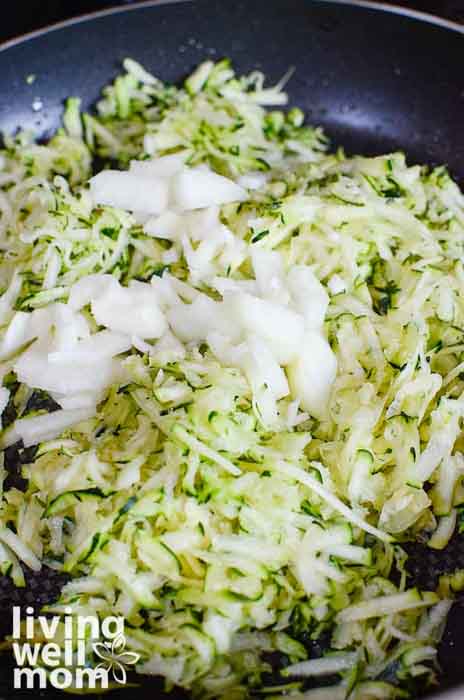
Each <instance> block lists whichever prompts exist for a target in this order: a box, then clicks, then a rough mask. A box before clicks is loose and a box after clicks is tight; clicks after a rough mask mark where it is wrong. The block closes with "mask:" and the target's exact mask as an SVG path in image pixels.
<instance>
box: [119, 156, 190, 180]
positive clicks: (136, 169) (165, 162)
mask: <svg viewBox="0 0 464 700" xmlns="http://www.w3.org/2000/svg"><path fill="white" fill-rule="evenodd" d="M188 155H189V153H188V151H179V153H171V154H170V155H168V156H161V157H160V158H150V159H149V160H131V162H130V165H129V172H130V173H134V174H135V175H143V176H145V177H146V176H148V177H172V176H173V175H175V174H176V173H178V172H180V171H181V170H182V169H183V167H184V165H185V161H186V160H187V158H188Z"/></svg>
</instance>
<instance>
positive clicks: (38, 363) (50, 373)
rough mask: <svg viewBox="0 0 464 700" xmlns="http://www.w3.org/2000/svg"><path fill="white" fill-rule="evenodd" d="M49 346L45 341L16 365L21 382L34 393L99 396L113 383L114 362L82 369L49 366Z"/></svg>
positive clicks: (56, 365) (25, 353)
mask: <svg viewBox="0 0 464 700" xmlns="http://www.w3.org/2000/svg"><path fill="white" fill-rule="evenodd" d="M48 350H49V348H48V345H47V344H45V343H43V342H42V341H38V342H36V343H34V345H33V346H32V347H31V348H29V349H28V350H26V352H24V353H23V354H22V355H21V357H20V358H19V359H18V360H17V362H16V363H15V365H14V370H15V372H16V375H17V377H18V380H19V381H20V382H23V383H24V384H27V385H28V386H30V387H31V388H34V389H43V390H44V391H48V392H56V393H58V394H68V395H69V394H78V393H81V392H87V391H88V392H92V393H96V392H99V391H101V390H102V389H103V388H105V387H107V386H109V384H111V381H112V380H113V369H114V368H113V361H112V360H104V361H100V362H94V363H93V365H90V366H89V365H85V368H84V371H83V367H82V366H80V365H78V364H67V365H62V364H61V365H60V364H55V365H53V364H50V363H49V362H48Z"/></svg>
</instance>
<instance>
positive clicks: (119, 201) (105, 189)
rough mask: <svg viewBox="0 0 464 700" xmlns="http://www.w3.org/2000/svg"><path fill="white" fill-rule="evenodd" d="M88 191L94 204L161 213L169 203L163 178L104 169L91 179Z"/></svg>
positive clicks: (165, 181) (167, 190) (167, 186)
mask: <svg viewBox="0 0 464 700" xmlns="http://www.w3.org/2000/svg"><path fill="white" fill-rule="evenodd" d="M90 194H91V197H92V199H93V201H94V202H95V204H106V205H109V206H111V207H117V208H118V209H126V210H128V211H141V212H144V213H146V214H160V213H161V212H162V211H164V210H165V209H166V208H167V205H168V195H169V185H168V182H167V180H166V179H165V178H156V177H147V176H146V175H138V174H137V175H136V174H134V173H130V172H124V171H119V170H103V171H102V172H101V173H98V175H95V176H94V177H92V178H91V179H90Z"/></svg>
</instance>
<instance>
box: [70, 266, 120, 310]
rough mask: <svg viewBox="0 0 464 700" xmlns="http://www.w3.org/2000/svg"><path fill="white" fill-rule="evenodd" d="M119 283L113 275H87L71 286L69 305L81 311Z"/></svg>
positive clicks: (115, 287)
mask: <svg viewBox="0 0 464 700" xmlns="http://www.w3.org/2000/svg"><path fill="white" fill-rule="evenodd" d="M118 286H119V283H118V281H117V279H116V278H115V277H113V275H99V274H95V275H87V276H86V277H82V278H81V279H80V280H79V281H78V282H76V284H74V285H73V286H72V287H71V291H70V293H69V300H68V306H69V307H71V309H74V310H75V311H79V310H80V309H82V308H83V307H84V306H87V304H90V302H91V301H92V300H94V299H96V298H98V297H99V296H101V295H102V294H105V293H106V292H107V291H108V290H109V289H113V290H114V289H117V288H118Z"/></svg>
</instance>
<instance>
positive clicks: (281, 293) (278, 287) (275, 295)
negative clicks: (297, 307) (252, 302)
mask: <svg viewBox="0 0 464 700" xmlns="http://www.w3.org/2000/svg"><path fill="white" fill-rule="evenodd" d="M251 262H252V265H253V271H254V273H255V277H256V284H257V286H258V289H259V294H260V296H262V297H263V298H266V299H273V300H275V301H276V302H278V303H279V304H281V305H282V306H285V305H286V304H288V302H289V299H290V295H289V293H288V291H287V289H286V284H285V270H284V261H283V257H282V255H281V254H280V253H278V252H277V251H275V250H266V249H265V248H256V247H255V248H253V247H252V251H251Z"/></svg>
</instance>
